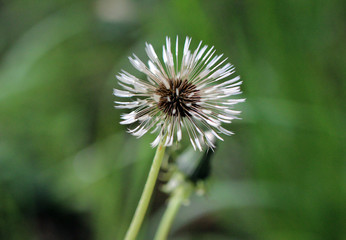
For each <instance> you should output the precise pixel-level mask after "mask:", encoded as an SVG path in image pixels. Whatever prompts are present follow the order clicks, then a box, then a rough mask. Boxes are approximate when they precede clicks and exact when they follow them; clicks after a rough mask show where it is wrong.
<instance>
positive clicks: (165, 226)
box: [154, 185, 188, 240]
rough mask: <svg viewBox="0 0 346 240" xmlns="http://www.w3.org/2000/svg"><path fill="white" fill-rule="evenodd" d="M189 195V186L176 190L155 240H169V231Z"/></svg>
mask: <svg viewBox="0 0 346 240" xmlns="http://www.w3.org/2000/svg"><path fill="white" fill-rule="evenodd" d="M187 194H188V186H186V185H182V186H180V187H178V188H177V189H175V190H174V192H173V194H172V197H171V198H170V199H169V202H168V206H167V209H166V211H165V213H164V215H163V217H162V219H161V222H160V225H159V228H158V230H157V232H156V235H155V238H154V240H165V239H167V236H168V233H169V230H170V229H171V226H172V223H173V220H174V218H175V216H176V215H177V212H178V210H179V208H180V206H181V204H182V202H183V201H184V199H186V195H187Z"/></svg>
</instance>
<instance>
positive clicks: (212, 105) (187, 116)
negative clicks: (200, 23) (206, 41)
mask: <svg viewBox="0 0 346 240" xmlns="http://www.w3.org/2000/svg"><path fill="white" fill-rule="evenodd" d="M190 43H191V38H188V37H187V38H186V40H185V43H184V48H183V55H182V57H181V58H179V51H178V37H177V40H176V44H175V46H176V49H175V54H172V49H171V45H172V44H171V40H170V38H168V37H167V38H166V45H164V46H163V48H162V60H163V64H162V62H161V60H160V59H159V57H158V55H157V54H156V52H155V50H154V47H153V46H152V45H151V44H148V43H146V48H145V50H146V53H147V55H148V57H149V61H148V65H145V64H144V63H143V62H142V61H141V60H140V59H139V58H138V57H137V56H136V55H133V57H129V60H130V62H131V64H132V65H133V66H134V68H136V69H137V70H138V71H140V72H142V73H143V74H145V75H146V79H140V78H138V77H135V76H134V75H131V74H130V73H128V72H126V71H122V72H121V73H119V74H118V75H117V79H118V80H119V85H120V86H121V87H122V88H123V89H122V90H118V89H114V92H113V93H114V95H115V96H117V97H122V98H128V99H130V100H127V101H126V102H119V101H116V102H115V103H116V106H115V107H116V108H121V109H134V110H133V111H132V112H130V113H127V114H124V115H123V116H122V119H123V121H121V122H120V123H121V124H130V125H131V127H132V126H133V125H135V126H134V128H133V129H130V130H129V132H130V133H131V134H133V135H134V136H137V137H141V136H143V135H144V134H145V133H147V132H148V131H149V130H151V129H152V130H151V133H155V132H157V131H158V136H157V137H156V139H155V140H154V141H153V143H152V146H153V147H154V146H156V145H157V144H158V143H159V142H160V141H163V140H164V141H165V142H164V144H165V145H166V146H170V145H172V144H173V142H174V138H175V137H176V139H177V141H180V140H181V139H182V138H183V137H182V135H183V132H185V134H187V136H188V138H189V139H190V142H191V144H192V146H193V147H194V148H195V149H199V150H200V151H201V150H202V148H203V145H206V146H208V147H210V148H214V147H215V146H214V144H213V143H212V141H210V139H211V136H213V137H215V138H217V139H220V140H223V139H222V138H221V137H220V136H219V134H221V133H222V134H225V135H231V134H233V133H232V132H230V131H229V130H227V129H225V128H223V127H222V126H221V125H222V124H226V123H230V122H231V120H233V119H237V115H238V114H240V111H236V110H233V105H235V104H237V103H239V102H243V101H244V99H234V98H231V96H233V95H238V94H240V93H241V91H240V85H241V81H239V80H240V77H239V76H235V77H232V74H234V72H235V70H234V67H233V65H231V64H230V63H226V64H225V61H226V60H227V59H223V60H222V56H223V55H222V54H221V55H214V54H215V52H216V51H215V50H214V47H211V48H210V49H209V50H207V49H208V47H207V46H203V47H201V46H202V42H200V43H199V45H198V47H197V49H195V50H194V51H191V50H190V49H189V47H190ZM173 46H174V44H173Z"/></svg>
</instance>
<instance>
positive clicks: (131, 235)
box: [125, 140, 166, 240]
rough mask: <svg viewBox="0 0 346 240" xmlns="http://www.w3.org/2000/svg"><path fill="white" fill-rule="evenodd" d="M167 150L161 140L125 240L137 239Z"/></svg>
mask: <svg viewBox="0 0 346 240" xmlns="http://www.w3.org/2000/svg"><path fill="white" fill-rule="evenodd" d="M165 149H166V147H165V146H164V140H161V142H160V144H159V146H158V147H157V149H156V153H155V157H154V160H153V163H152V165H151V167H150V172H149V175H148V178H147V181H146V183H145V186H144V189H143V193H142V196H141V199H140V200H139V203H138V205H137V208H136V212H135V215H134V216H133V218H132V221H131V224H130V227H129V229H128V230H127V232H126V236H125V240H134V239H136V237H137V234H138V232H139V229H140V227H141V225H142V222H143V219H144V216H145V213H146V211H147V209H148V205H149V202H150V198H151V195H152V193H153V190H154V187H155V183H156V179H157V176H158V174H159V171H160V167H161V163H162V159H163V156H164V153H165Z"/></svg>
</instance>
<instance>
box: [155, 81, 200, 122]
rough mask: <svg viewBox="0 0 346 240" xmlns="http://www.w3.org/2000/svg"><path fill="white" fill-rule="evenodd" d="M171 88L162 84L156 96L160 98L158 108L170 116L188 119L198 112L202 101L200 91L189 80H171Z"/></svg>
mask: <svg viewBox="0 0 346 240" xmlns="http://www.w3.org/2000/svg"><path fill="white" fill-rule="evenodd" d="M169 84H170V86H169V88H168V89H167V88H166V86H165V85H164V84H160V85H159V87H158V88H157V90H156V92H155V93H156V94H157V95H159V96H160V100H159V102H158V107H159V109H160V110H161V111H163V112H164V113H166V114H167V115H169V116H180V117H186V116H191V112H193V111H196V109H197V108H198V102H199V101H200V99H201V97H200V91H199V90H198V89H197V87H196V85H194V84H192V83H190V82H188V81H187V80H181V79H177V80H171V79H170V80H169Z"/></svg>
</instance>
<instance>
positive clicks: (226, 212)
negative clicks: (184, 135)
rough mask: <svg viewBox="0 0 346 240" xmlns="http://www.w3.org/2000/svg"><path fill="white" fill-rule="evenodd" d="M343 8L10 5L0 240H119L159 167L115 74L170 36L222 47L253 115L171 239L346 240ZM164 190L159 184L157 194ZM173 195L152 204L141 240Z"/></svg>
mask: <svg viewBox="0 0 346 240" xmlns="http://www.w3.org/2000/svg"><path fill="white" fill-rule="evenodd" d="M345 9H346V6H345V2H344V1H342V0H339V1H337V0H330V1H321V0H311V1H308V0H302V1H295V0H284V1H277V0H267V1H251V0H245V1H242V0H221V1H207V0H203V1H198V0H189V1H186V0H174V1H158V0H144V1H139V0H137V1H135V0H133V1H127V0H74V1H69V0H49V1H39V0H7V1H6V0H2V1H0V239H4V240H11V239H15V240H17V239H39V240H43V239H44V240H56V239H57V240H58V239H59V240H60V239H67V240H69V239H74V240H76V239H77V240H78V239H81V240H93V239H100V240H107V239H113V240H114V239H122V238H123V236H124V233H125V231H126V228H127V227H128V225H129V222H130V220H131V217H132V214H133V212H134V210H135V206H136V204H137V201H138V199H139V196H140V194H141V191H142V188H143V185H144V181H145V178H146V175H147V173H148V169H149V166H150V163H151V160H152V157H153V155H154V151H155V150H154V149H152V148H151V147H150V145H149V143H150V142H151V141H152V140H153V139H154V136H149V135H147V136H145V137H143V138H142V139H140V140H137V139H136V138H135V137H133V136H130V135H129V134H127V133H126V128H125V127H124V126H121V125H120V124H119V123H118V122H119V119H120V114H121V111H120V110H115V109H114V108H113V101H114V100H115V98H114V96H112V88H113V87H115V86H117V81H116V79H115V77H114V75H115V74H116V73H117V72H119V71H120V70H121V69H126V70H128V71H129V72H131V73H136V71H135V70H134V69H133V68H132V67H131V66H130V64H129V62H128V60H127V56H129V55H131V54H132V53H133V52H135V53H136V54H137V55H138V56H139V57H140V58H142V59H143V60H145V59H146V56H145V51H144V45H145V42H146V41H148V42H150V43H152V44H153V45H154V46H155V48H156V49H157V51H158V52H160V51H161V48H162V45H163V44H164V38H165V36H171V37H172V38H175V36H177V35H179V36H180V39H181V40H182V39H184V38H185V36H190V37H192V38H193V40H192V48H194V47H196V46H197V44H198V42H199V41H200V40H203V41H204V43H205V44H207V45H209V46H211V45H214V46H215V48H216V49H217V50H218V53H224V54H225V56H226V57H229V59H230V61H231V62H232V63H233V64H234V65H235V66H236V67H237V71H238V73H239V74H240V75H241V77H242V79H243V81H244V83H243V87H242V89H243V92H244V96H245V97H246V98H247V101H246V103H242V104H239V106H237V108H238V109H241V110H242V111H243V114H242V118H243V120H241V121H235V122H234V123H232V125H230V126H229V127H228V128H229V129H231V130H232V131H234V132H235V133H236V134H235V135H234V136H232V137H227V138H226V139H225V141H224V142H222V143H220V144H219V148H218V149H217V151H216V154H215V157H214V159H213V162H212V167H213V172H212V176H211V178H210V180H209V193H208V194H207V196H206V197H197V196H194V197H192V199H191V204H190V205H189V206H187V207H182V209H181V211H180V212H179V213H178V216H177V219H176V221H175V223H174V225H173V229H172V232H171V235H170V239H178V240H184V239H215V240H217V239H263V240H291V239H294V240H309V239H321V240H322V239H323V240H326V239H346V233H345V232H346V226H345V223H346V217H345V216H346V211H345V210H346V205H345V203H346V197H345V190H346V186H345V182H346V176H345V169H346V166H345V111H344V110H345V75H346V74H345V70H346V68H345V63H346V61H345V60H346V59H345V56H346V47H345V41H346V36H345V35H346V34H345V22H346V21H345V20H346V19H345ZM161 184H162V182H161V183H160V184H159V185H161ZM166 198H167V196H166V195H165V194H164V193H162V192H160V191H159V190H158V189H156V191H155V193H154V199H153V202H152V206H151V210H150V212H149V213H148V215H147V218H146V221H145V224H144V226H143V229H142V231H141V234H140V239H152V236H153V234H154V231H155V228H156V226H157V224H158V219H159V218H160V216H161V214H162V209H163V208H164V207H165V203H166Z"/></svg>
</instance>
